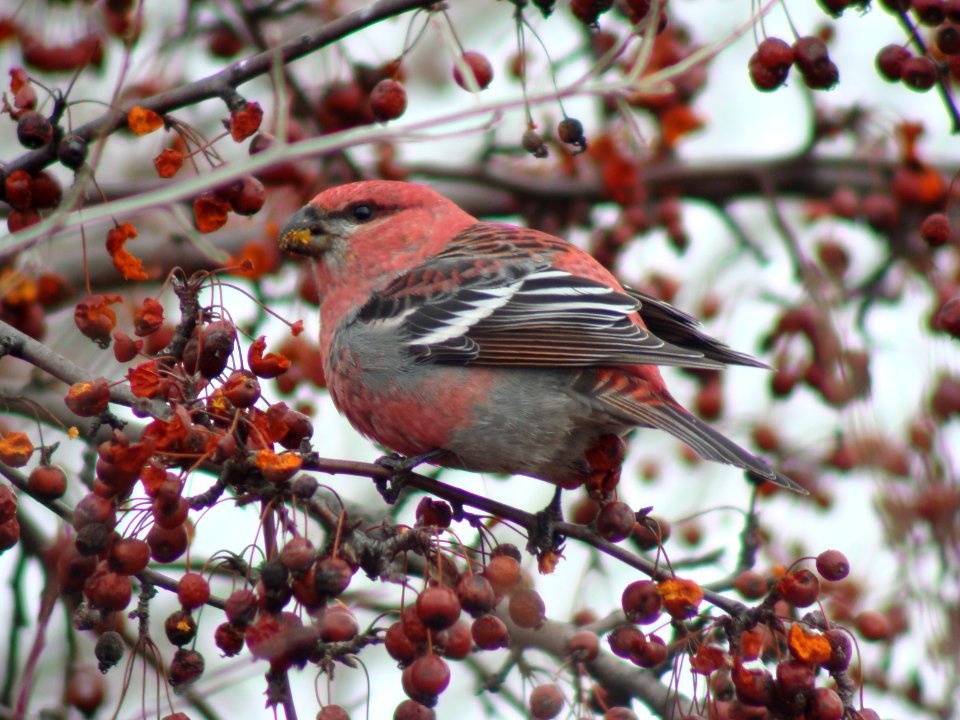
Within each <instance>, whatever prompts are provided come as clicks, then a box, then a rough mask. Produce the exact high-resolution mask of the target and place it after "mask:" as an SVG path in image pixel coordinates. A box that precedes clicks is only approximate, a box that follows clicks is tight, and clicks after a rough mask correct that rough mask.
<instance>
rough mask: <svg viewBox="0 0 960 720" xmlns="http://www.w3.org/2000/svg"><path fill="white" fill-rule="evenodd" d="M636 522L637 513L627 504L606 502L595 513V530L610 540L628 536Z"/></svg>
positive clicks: (619, 539) (618, 540) (618, 539)
mask: <svg viewBox="0 0 960 720" xmlns="http://www.w3.org/2000/svg"><path fill="white" fill-rule="evenodd" d="M636 522H637V514H636V513H635V512H634V511H633V510H632V509H631V507H630V506H629V505H627V504H626V503H623V502H619V501H614V502H611V503H607V504H606V505H604V506H603V507H602V508H601V509H600V514H599V515H597V532H599V533H600V535H601V536H602V537H603V538H604V539H605V540H609V541H610V542H620V541H621V540H623V539H625V538H628V537H630V533H631V532H633V526H634V525H635V524H636Z"/></svg>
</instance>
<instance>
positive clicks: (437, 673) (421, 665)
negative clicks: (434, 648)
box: [401, 653, 450, 707]
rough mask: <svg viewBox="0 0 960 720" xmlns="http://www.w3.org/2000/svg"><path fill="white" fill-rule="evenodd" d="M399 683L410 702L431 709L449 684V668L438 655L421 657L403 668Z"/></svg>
mask: <svg viewBox="0 0 960 720" xmlns="http://www.w3.org/2000/svg"><path fill="white" fill-rule="evenodd" d="M401 683H402V685H403V691H404V692H405V693H406V694H407V696H408V697H409V698H410V699H411V700H416V701H417V702H419V703H423V704H424V705H426V706H428V707H431V706H433V705H435V704H436V702H437V696H438V695H440V694H441V693H442V692H443V691H444V690H446V689H447V685H449V684H450V668H449V667H448V666H447V663H446V662H445V661H444V659H443V658H442V657H440V656H439V655H434V654H432V653H431V654H429V655H422V656H420V657H418V658H417V659H416V660H414V661H413V664H411V665H410V666H408V667H406V668H404V670H403V674H402V675H401Z"/></svg>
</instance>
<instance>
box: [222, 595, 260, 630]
mask: <svg viewBox="0 0 960 720" xmlns="http://www.w3.org/2000/svg"><path fill="white" fill-rule="evenodd" d="M224 612H225V613H226V615H227V620H229V621H230V622H232V623H233V624H234V625H239V626H241V627H243V626H245V625H249V624H250V623H252V622H253V620H254V618H256V616H257V596H256V594H255V593H254V592H253V590H250V589H249V588H240V589H239V590H234V591H233V592H232V593H230V597H228V598H227V602H226V605H225V606H224Z"/></svg>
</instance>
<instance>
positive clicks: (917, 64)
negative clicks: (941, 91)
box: [900, 55, 939, 92]
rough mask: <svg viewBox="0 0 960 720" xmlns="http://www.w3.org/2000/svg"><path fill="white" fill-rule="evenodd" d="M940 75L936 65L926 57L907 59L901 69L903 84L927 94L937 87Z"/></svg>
mask: <svg viewBox="0 0 960 720" xmlns="http://www.w3.org/2000/svg"><path fill="white" fill-rule="evenodd" d="M938 75H939V72H938V70H937V65H936V63H934V62H933V60H931V59H930V58H928V57H926V56H925V55H921V56H919V57H912V58H907V59H906V60H904V62H903V67H902V68H900V79H901V80H903V84H904V85H906V86H907V87H908V88H910V89H911V90H916V91H917V92H926V91H927V90H929V89H930V88H932V87H933V86H934V85H936V84H937V76H938Z"/></svg>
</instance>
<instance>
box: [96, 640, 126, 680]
mask: <svg viewBox="0 0 960 720" xmlns="http://www.w3.org/2000/svg"><path fill="white" fill-rule="evenodd" d="M125 647H126V645H124V642H123V637H122V636H121V635H120V633H118V632H116V631H115V630H108V631H107V632H105V633H104V634H103V635H101V636H100V637H98V638H97V644H96V646H94V649H93V654H94V655H96V656H97V663H98V667H99V668H100V672H102V673H106V672H107V670H109V669H110V668H112V667H113V666H114V665H116V664H117V663H118V662H120V660H121V658H123V651H124V648H125Z"/></svg>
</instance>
